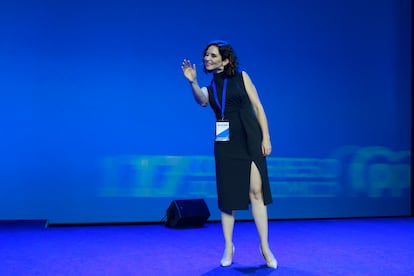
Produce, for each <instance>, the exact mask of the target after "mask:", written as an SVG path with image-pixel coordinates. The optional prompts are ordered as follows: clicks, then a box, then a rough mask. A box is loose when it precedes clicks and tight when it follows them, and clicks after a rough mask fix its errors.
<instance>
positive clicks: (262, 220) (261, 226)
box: [250, 162, 274, 264]
mask: <svg viewBox="0 0 414 276" xmlns="http://www.w3.org/2000/svg"><path fill="white" fill-rule="evenodd" d="M250 202H251V205H252V214H253V218H254V222H255V223H256V228H257V232H258V233H259V239H260V248H261V250H262V254H263V256H264V258H265V259H266V262H267V263H268V264H269V263H270V262H272V260H273V258H274V257H273V255H272V253H271V251H270V248H269V241H268V217H267V207H266V205H264V202H263V193H262V178H261V176H260V172H259V170H258V168H257V166H256V164H255V163H254V162H252V165H251V170H250Z"/></svg>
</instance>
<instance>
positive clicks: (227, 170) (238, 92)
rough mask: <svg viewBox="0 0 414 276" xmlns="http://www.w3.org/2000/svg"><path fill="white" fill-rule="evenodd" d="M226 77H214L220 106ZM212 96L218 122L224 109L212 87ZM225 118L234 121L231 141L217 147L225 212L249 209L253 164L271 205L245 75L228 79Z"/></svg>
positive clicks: (219, 189)
mask: <svg viewBox="0 0 414 276" xmlns="http://www.w3.org/2000/svg"><path fill="white" fill-rule="evenodd" d="M224 78H225V75H224V74H223V73H219V74H215V75H214V76H213V81H214V82H215V85H216V92H217V97H218V101H219V103H220V105H221V103H222V92H223V83H224ZM213 81H212V82H213ZM208 95H209V103H210V106H211V108H212V109H213V111H214V113H215V115H216V119H217V120H221V110H220V108H219V106H218V105H217V103H216V100H215V98H214V92H213V88H212V84H210V85H209V86H208ZM224 119H225V120H228V121H229V122H230V141H227V142H222V141H215V144H214V156H215V165H216V184H217V196H218V207H219V209H220V210H222V211H231V210H247V209H249V204H250V199H249V189H250V168H251V164H252V162H254V163H255V164H256V166H257V168H258V169H259V172H260V175H261V178H262V191H263V200H264V204H265V205H267V204H269V203H271V202H272V195H271V191H270V185H269V177H268V172H267V163H266V158H265V157H264V156H263V153H262V149H261V143H262V132H261V129H260V125H259V122H258V121H257V118H256V115H255V113H254V111H253V107H252V104H251V102H250V99H249V97H248V95H247V92H246V88H245V86H244V82H243V77H242V73H241V72H239V73H237V74H236V75H235V76H233V77H227V89H226V103H225V114H224Z"/></svg>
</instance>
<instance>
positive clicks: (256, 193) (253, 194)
mask: <svg viewBox="0 0 414 276" xmlns="http://www.w3.org/2000/svg"><path fill="white" fill-rule="evenodd" d="M262 199H263V194H262V190H261V189H250V200H251V201H253V200H256V201H260V200H262Z"/></svg>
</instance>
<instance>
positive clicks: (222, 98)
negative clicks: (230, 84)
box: [211, 79, 227, 120]
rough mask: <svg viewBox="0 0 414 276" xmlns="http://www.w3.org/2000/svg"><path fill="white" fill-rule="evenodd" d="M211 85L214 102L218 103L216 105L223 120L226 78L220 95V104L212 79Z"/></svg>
mask: <svg viewBox="0 0 414 276" xmlns="http://www.w3.org/2000/svg"><path fill="white" fill-rule="evenodd" d="M211 86H212V87H213V92H214V99H215V100H216V104H217V105H218V107H219V108H220V110H221V119H222V120H224V109H225V108H226V88H227V79H224V84H223V95H222V96H221V105H220V102H219V100H218V97H217V91H216V83H215V82H214V80H213V83H212V84H211Z"/></svg>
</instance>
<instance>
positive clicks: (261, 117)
mask: <svg viewBox="0 0 414 276" xmlns="http://www.w3.org/2000/svg"><path fill="white" fill-rule="evenodd" d="M242 76H243V82H244V86H245V87H246V92H247V95H248V96H249V99H250V102H251V103H252V106H253V110H254V112H255V113H256V117H257V120H258V122H259V125H260V128H261V130H262V135H263V140H262V152H263V155H264V156H268V155H270V153H271V152H272V144H271V143H270V134H269V125H268V123H267V118H266V113H265V111H264V108H263V105H262V103H261V102H260V99H259V95H258V93H257V90H256V87H255V86H254V84H253V82H252V80H251V79H250V77H249V75H248V74H247V73H246V72H245V71H242Z"/></svg>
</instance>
